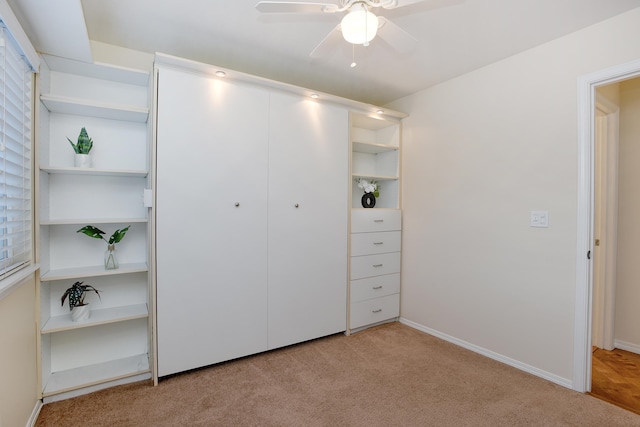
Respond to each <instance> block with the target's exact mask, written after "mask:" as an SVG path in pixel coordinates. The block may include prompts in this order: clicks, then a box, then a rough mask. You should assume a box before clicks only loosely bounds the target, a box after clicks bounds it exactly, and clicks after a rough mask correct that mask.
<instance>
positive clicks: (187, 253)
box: [156, 69, 269, 376]
mask: <svg viewBox="0 0 640 427" xmlns="http://www.w3.org/2000/svg"><path fill="white" fill-rule="evenodd" d="M268 99H269V98H268V93H267V92H266V91H264V90H261V89H259V88H254V87H249V86H243V85H240V84H234V83H231V82H229V81H224V80H222V79H216V78H211V77H206V76H200V75H196V74H191V73H186V72H180V71H176V70H172V69H161V70H160V74H159V87H158V120H157V128H158V129H157V186H156V188H157V203H156V212H157V222H156V224H157V248H156V253H157V324H158V372H159V375H160V376H164V375H168V374H172V373H175V372H180V371H184V370H188V369H192V368H196V367H200V366H205V365H209V364H212V363H216V362H220V361H223V360H229V359H233V358H237V357H241V356H245V355H248V354H252V353H256V352H259V351H263V350H265V349H266V348H267V326H266V322H267V286H266V280H265V278H266V276H267V161H268V155H267V152H268V140H267V133H268V131H267V129H268V127H267V125H268V123H267V122H268Z"/></svg>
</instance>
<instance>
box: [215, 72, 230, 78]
mask: <svg viewBox="0 0 640 427" xmlns="http://www.w3.org/2000/svg"><path fill="white" fill-rule="evenodd" d="M226 75H227V73H225V72H224V71H216V76H218V77H225V76H226Z"/></svg>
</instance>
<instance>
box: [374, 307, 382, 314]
mask: <svg viewBox="0 0 640 427" xmlns="http://www.w3.org/2000/svg"><path fill="white" fill-rule="evenodd" d="M381 311H382V309H381V308H379V309H377V310H371V312H372V313H380V312H381Z"/></svg>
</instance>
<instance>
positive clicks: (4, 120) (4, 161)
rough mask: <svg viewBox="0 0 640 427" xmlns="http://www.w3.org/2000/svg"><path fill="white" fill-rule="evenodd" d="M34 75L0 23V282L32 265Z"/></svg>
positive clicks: (0, 22)
mask: <svg viewBox="0 0 640 427" xmlns="http://www.w3.org/2000/svg"><path fill="white" fill-rule="evenodd" d="M32 88H33V71H32V69H31V67H30V66H29V65H28V63H27V62H26V61H25V59H24V57H23V56H22V52H21V51H20V50H19V48H18V46H17V44H16V42H15V41H14V40H13V38H12V37H11V34H10V33H9V31H8V30H7V28H6V27H5V25H4V23H3V22H2V21H0V279H2V278H4V277H6V276H7V275H9V274H11V273H13V272H15V271H17V270H18V269H20V268H22V267H26V266H28V265H29V264H30V263H31V259H32V256H31V253H32V236H33V232H32V222H33V220H32V170H31V139H32V105H33V101H32Z"/></svg>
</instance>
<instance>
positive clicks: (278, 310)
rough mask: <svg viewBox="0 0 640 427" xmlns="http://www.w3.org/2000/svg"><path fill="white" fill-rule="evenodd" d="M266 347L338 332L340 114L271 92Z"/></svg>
mask: <svg viewBox="0 0 640 427" xmlns="http://www.w3.org/2000/svg"><path fill="white" fill-rule="evenodd" d="M270 106H271V107H270V127H269V348H277V347H281V346H285V345H289V344H292V343H296V342H301V341H305V340H309V339H313V338H317V337H320V336H325V335H329V334H332V333H336V332H340V331H344V330H345V327H346V311H347V309H346V294H347V261H346V260H347V198H348V194H347V193H348V187H347V183H348V178H347V176H348V146H349V144H348V112H347V111H346V109H344V108H342V107H339V106H335V105H330V104H322V103H318V102H314V101H311V100H307V99H304V98H301V97H298V96H293V95H285V94H272V95H271V102H270Z"/></svg>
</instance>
